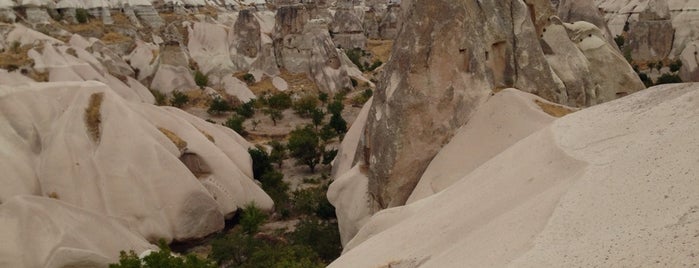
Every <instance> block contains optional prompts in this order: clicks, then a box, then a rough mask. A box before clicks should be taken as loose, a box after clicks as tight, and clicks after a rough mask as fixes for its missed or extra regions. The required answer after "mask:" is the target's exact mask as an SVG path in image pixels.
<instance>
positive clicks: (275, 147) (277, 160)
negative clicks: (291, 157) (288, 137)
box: [269, 141, 287, 168]
mask: <svg viewBox="0 0 699 268" xmlns="http://www.w3.org/2000/svg"><path fill="white" fill-rule="evenodd" d="M269 146H271V147H272V152H271V153H270V154H269V160H270V162H272V163H274V164H277V166H278V167H279V168H281V167H282V162H283V161H284V159H285V158H286V156H287V155H286V145H284V144H282V143H281V142H278V141H271V142H269Z"/></svg>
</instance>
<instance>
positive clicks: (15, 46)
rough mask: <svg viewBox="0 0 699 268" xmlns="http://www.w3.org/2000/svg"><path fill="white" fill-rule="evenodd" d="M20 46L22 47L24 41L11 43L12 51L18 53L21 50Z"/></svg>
mask: <svg viewBox="0 0 699 268" xmlns="http://www.w3.org/2000/svg"><path fill="white" fill-rule="evenodd" d="M20 48H22V43H20V42H19V41H13V42H12V44H11V45H10V51H11V52H12V53H15V54H18V53H19V52H20V51H19V50H20Z"/></svg>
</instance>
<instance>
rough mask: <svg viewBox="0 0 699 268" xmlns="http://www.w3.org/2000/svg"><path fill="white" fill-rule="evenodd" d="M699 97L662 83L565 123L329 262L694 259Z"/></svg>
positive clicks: (393, 217)
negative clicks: (695, 134)
mask: <svg viewBox="0 0 699 268" xmlns="http://www.w3.org/2000/svg"><path fill="white" fill-rule="evenodd" d="M698 101H699V87H698V85H697V84H680V85H671V86H660V87H654V88H651V89H648V90H645V91H641V92H638V93H636V94H633V95H630V96H628V97H625V98H622V99H619V100H616V101H613V102H609V103H605V104H601V105H598V106H595V107H592V108H588V109H586V110H582V111H579V112H577V113H574V114H572V115H569V116H566V117H563V118H561V119H558V120H556V121H554V122H553V123H552V124H551V125H549V126H548V127H545V128H543V129H542V130H540V131H538V132H536V133H534V134H532V135H530V136H529V137H527V138H525V139H523V140H521V141H519V142H517V143H515V144H514V145H513V146H511V147H509V148H508V149H506V150H504V151H503V152H501V153H500V154H498V155H497V156H495V157H493V158H492V159H490V160H489V161H487V162H485V163H484V164H482V165H481V166H479V167H478V168H476V169H474V170H473V171H472V172H471V173H469V174H468V175H466V176H464V177H462V178H461V179H459V180H458V181H457V182H456V183H455V184H453V185H452V186H450V187H448V188H447V189H446V190H444V191H442V192H440V193H438V194H436V195H433V196H431V197H428V198H425V199H422V200H420V201H418V202H415V203H413V204H410V205H408V206H406V207H399V208H395V209H391V210H387V211H386V212H381V213H379V214H376V215H375V216H374V217H372V218H371V220H369V222H368V223H367V224H366V225H364V227H363V228H362V230H360V232H359V233H360V234H361V236H357V238H355V239H358V240H357V241H356V242H359V240H364V242H361V243H355V241H352V242H350V245H352V246H354V248H353V249H350V250H349V251H347V252H345V253H344V255H342V256H341V257H340V258H339V259H338V260H336V261H335V262H333V263H332V264H331V265H330V267H383V266H400V265H403V266H406V267H593V266H598V267H609V266H624V267H639V266H640V267H655V266H669V267H682V266H692V265H698V264H699V263H697V259H696V258H693V257H691V256H692V254H696V249H697V248H698V247H699V240H697V239H696V238H695V237H694V235H696V230H697V228H699V221H696V220H694V219H696V218H697V213H699V210H698V209H699V197H698V196H697V195H696V192H697V191H699V183H698V182H697V178H698V177H697V174H699V166H697V165H696V163H697V161H699V149H698V148H699V139H697V137H696V136H693V135H687V133H695V132H697V131H699V120H698V118H699V102H698ZM678 120H679V121H678ZM542 167H545V168H542ZM639 234H642V235H639ZM563 245H565V246H563ZM571 256H575V257H571Z"/></svg>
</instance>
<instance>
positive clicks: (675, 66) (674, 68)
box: [670, 60, 682, 73]
mask: <svg viewBox="0 0 699 268" xmlns="http://www.w3.org/2000/svg"><path fill="white" fill-rule="evenodd" d="M681 68H682V60H675V61H672V62H671V63H670V72H673V73H676V72H678V71H679V70H680V69H681Z"/></svg>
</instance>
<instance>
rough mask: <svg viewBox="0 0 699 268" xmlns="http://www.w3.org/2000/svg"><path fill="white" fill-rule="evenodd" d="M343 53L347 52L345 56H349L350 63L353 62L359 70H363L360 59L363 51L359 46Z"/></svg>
mask: <svg viewBox="0 0 699 268" xmlns="http://www.w3.org/2000/svg"><path fill="white" fill-rule="evenodd" d="M345 54H347V58H349V60H350V61H352V63H354V65H356V66H357V68H359V70H360V71H362V72H364V65H363V64H362V61H361V60H362V56H363V54H364V51H362V50H361V49H359V48H353V49H349V50H345Z"/></svg>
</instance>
